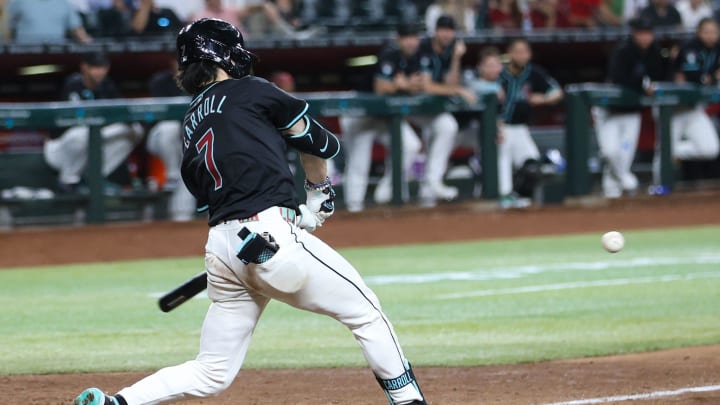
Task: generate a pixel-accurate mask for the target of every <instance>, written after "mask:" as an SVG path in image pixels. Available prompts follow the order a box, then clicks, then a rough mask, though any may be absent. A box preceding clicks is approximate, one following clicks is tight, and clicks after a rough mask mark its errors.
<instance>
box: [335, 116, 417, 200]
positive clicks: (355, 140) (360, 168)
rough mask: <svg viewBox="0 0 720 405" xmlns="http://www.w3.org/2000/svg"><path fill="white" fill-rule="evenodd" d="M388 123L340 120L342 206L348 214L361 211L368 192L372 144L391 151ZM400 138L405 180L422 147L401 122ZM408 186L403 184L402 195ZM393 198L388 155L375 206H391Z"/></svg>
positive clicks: (373, 120)
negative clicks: (343, 175) (342, 160)
mask: <svg viewBox="0 0 720 405" xmlns="http://www.w3.org/2000/svg"><path fill="white" fill-rule="evenodd" d="M388 125H389V122H388V121H387V120H383V119H379V118H371V117H340V128H341V129H342V133H343V142H344V144H345V150H346V154H345V156H346V162H345V189H344V194H345V205H346V206H347V209H348V210H349V211H351V212H358V211H362V210H363V208H364V202H365V194H366V192H367V184H368V175H369V172H370V164H371V163H372V150H373V144H374V142H375V140H380V141H381V142H383V143H384V144H385V146H386V147H387V148H388V151H390V135H389V133H388ZM400 130H401V136H402V161H403V172H404V175H405V179H407V174H408V172H409V170H410V167H411V166H412V164H413V162H414V161H415V156H417V154H418V153H419V152H420V149H421V148H422V143H421V142H420V139H419V138H418V137H417V135H415V131H414V130H413V129H412V128H411V127H410V125H409V124H408V123H407V122H406V121H403V122H402V124H401V127H400ZM406 186H407V184H403V195H405V194H406V193H407V190H406V188H407V187H406ZM391 198H392V154H391V153H388V155H387V159H386V164H385V173H384V175H383V177H382V179H380V182H379V183H378V185H377V187H376V188H375V195H374V199H375V202H377V203H378V204H384V203H388V202H390V199H391Z"/></svg>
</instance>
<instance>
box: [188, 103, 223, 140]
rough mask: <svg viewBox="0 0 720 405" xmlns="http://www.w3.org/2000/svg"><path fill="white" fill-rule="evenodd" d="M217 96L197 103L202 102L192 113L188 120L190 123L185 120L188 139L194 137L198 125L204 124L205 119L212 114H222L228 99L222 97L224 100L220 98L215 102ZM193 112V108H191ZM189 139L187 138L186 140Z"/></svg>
mask: <svg viewBox="0 0 720 405" xmlns="http://www.w3.org/2000/svg"><path fill="white" fill-rule="evenodd" d="M215 98H216V96H215V95H212V96H210V97H206V98H204V99H203V98H200V99H198V100H197V101H196V102H198V101H200V104H199V105H198V106H197V109H196V110H194V111H192V112H191V113H190V114H189V116H188V118H189V121H188V120H187V119H186V120H185V135H187V136H188V137H192V134H193V132H195V130H196V129H197V127H198V124H199V123H200V122H202V120H203V119H205V117H207V116H208V115H210V114H222V106H223V104H224V103H225V100H226V99H227V96H222V98H219V100H217V102H216V100H215ZM190 108H191V110H192V108H193V106H192V105H191V106H190ZM186 139H187V138H186Z"/></svg>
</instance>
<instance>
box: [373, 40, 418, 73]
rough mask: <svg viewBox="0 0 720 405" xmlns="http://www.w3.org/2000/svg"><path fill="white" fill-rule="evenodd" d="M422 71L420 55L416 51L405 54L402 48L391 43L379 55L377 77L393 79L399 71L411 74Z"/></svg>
mask: <svg viewBox="0 0 720 405" xmlns="http://www.w3.org/2000/svg"><path fill="white" fill-rule="evenodd" d="M419 72H420V56H419V54H418V53H415V54H413V55H411V56H409V57H408V56H407V55H405V54H404V53H403V52H402V51H401V50H400V48H398V47H397V46H394V45H391V46H388V47H386V48H385V49H383V50H382V51H381V52H380V54H379V55H378V62H377V67H376V69H375V77H377V78H380V79H383V80H389V81H392V80H393V78H394V77H395V75H397V74H398V73H404V74H405V75H406V76H410V75H412V74H415V73H419Z"/></svg>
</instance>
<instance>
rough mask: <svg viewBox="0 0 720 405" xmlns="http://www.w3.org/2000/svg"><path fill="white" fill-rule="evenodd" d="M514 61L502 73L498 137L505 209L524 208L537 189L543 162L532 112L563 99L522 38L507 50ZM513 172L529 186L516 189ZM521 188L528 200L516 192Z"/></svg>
mask: <svg viewBox="0 0 720 405" xmlns="http://www.w3.org/2000/svg"><path fill="white" fill-rule="evenodd" d="M507 51H508V55H509V57H510V61H509V62H508V64H507V65H506V66H505V68H504V69H503V70H502V72H501V73H500V78H499V80H498V81H499V83H500V86H502V89H503V92H504V94H505V96H506V97H505V103H504V105H503V112H502V118H503V122H504V124H503V126H502V128H501V129H500V135H499V136H498V185H499V192H500V207H501V208H524V207H527V206H528V205H530V201H529V200H528V199H527V197H529V196H530V195H529V194H531V193H532V190H533V189H534V187H535V183H536V181H537V180H536V179H537V176H538V173H537V163H538V160H539V159H540V152H539V151H538V148H537V146H536V145H535V141H533V139H532V137H531V136H530V129H529V126H528V125H529V123H530V121H531V114H532V109H533V108H536V107H540V106H549V105H554V104H557V103H559V102H560V100H562V98H563V91H562V88H561V87H560V85H559V84H558V83H557V81H555V79H553V78H552V77H551V76H550V75H549V74H547V72H545V70H544V69H542V68H541V67H539V66H537V65H535V64H534V63H531V60H532V50H531V48H530V43H528V41H527V40H525V39H522V38H518V39H514V40H512V41H510V44H509V45H508V47H507ZM513 169H520V170H521V171H522V175H523V177H524V178H525V179H526V180H525V183H526V184H521V185H517V186H518V187H514V185H513ZM515 188H518V189H519V190H520V191H521V192H523V194H525V198H519V197H518V195H517V193H515V192H513V190H514V189H515Z"/></svg>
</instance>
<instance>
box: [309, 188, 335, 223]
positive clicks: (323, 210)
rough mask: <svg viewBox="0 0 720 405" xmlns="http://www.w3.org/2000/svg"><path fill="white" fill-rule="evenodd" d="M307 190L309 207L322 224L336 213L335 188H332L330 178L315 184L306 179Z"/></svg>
mask: <svg viewBox="0 0 720 405" xmlns="http://www.w3.org/2000/svg"><path fill="white" fill-rule="evenodd" d="M305 192H306V193H307V200H306V201H307V202H306V204H307V207H308V209H309V210H310V211H311V212H313V213H314V214H315V216H316V217H317V219H318V221H319V223H320V224H321V225H322V223H323V222H325V220H326V219H327V218H329V217H330V216H331V215H332V214H333V213H335V190H333V188H332V183H330V179H326V180H325V181H324V182H322V183H319V184H313V183H310V182H309V181H307V180H305Z"/></svg>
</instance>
